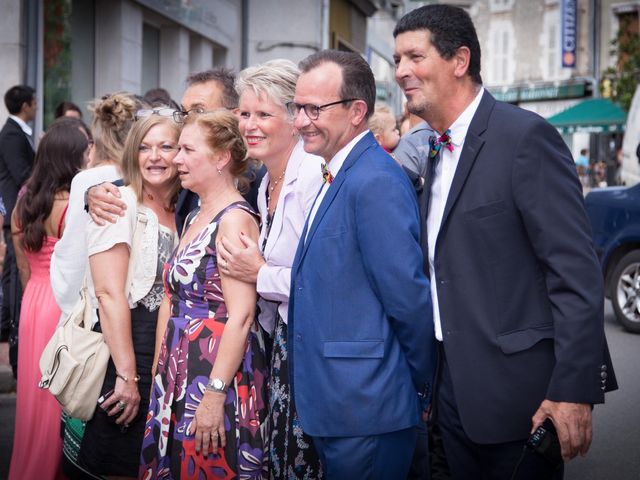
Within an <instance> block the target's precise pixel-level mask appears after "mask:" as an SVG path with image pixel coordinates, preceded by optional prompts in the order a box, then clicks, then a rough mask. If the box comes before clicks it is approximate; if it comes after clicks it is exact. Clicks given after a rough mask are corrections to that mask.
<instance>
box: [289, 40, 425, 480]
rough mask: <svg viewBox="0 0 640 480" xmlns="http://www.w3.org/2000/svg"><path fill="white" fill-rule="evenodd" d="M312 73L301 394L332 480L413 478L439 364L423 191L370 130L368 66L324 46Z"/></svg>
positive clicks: (304, 78)
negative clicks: (314, 188) (319, 161)
mask: <svg viewBox="0 0 640 480" xmlns="http://www.w3.org/2000/svg"><path fill="white" fill-rule="evenodd" d="M300 70H301V72H302V73H301V74H300V77H299V79H298V82H297V85H296V94H295V98H294V102H291V103H290V104H289V105H288V108H289V112H290V113H291V115H293V116H294V126H295V127H296V128H297V129H298V131H299V132H300V135H301V136H302V139H303V141H304V149H305V151H307V152H309V153H313V154H316V155H319V156H322V157H323V158H324V159H325V161H326V164H325V168H324V178H325V183H324V184H323V186H322V188H321V190H320V192H319V194H318V196H317V198H316V200H315V203H314V205H313V207H312V209H311V213H310V215H309V218H308V219H307V222H306V224H305V228H304V230H303V233H302V235H301V238H300V243H299V246H298V249H297V252H296V256H295V259H294V263H293V266H292V279H291V296H290V303H289V331H288V339H287V341H288V344H289V352H290V355H291V357H290V371H289V378H290V382H291V391H292V399H293V401H294V402H295V407H296V409H297V412H298V416H299V419H300V424H301V425H302V427H303V429H304V431H305V432H306V433H307V434H309V435H310V436H311V437H312V438H313V441H314V444H315V446H316V449H317V451H318V454H319V456H320V459H321V461H322V464H323V469H324V471H325V474H326V476H327V478H330V479H355V478H357V479H390V478H398V479H400V478H405V477H406V475H407V472H408V470H409V466H410V464H411V457H412V454H413V447H414V446H415V441H416V431H415V426H416V424H417V423H418V419H419V418H420V414H421V411H422V410H423V409H426V407H427V405H428V402H429V399H430V396H431V389H432V383H433V375H434V371H435V350H434V348H435V339H434V335H433V323H432V321H431V300H430V296H429V285H428V281H427V279H426V277H425V275H424V273H423V270H422V254H421V249H420V243H419V231H420V226H419V214H418V207H417V203H416V200H415V194H414V193H413V189H412V186H411V184H410V182H409V181H408V179H407V178H406V176H405V175H404V174H403V172H402V170H401V169H400V167H399V166H398V165H397V164H396V163H395V162H394V161H393V159H392V158H391V157H389V155H388V154H386V152H384V150H382V148H381V147H380V146H379V145H378V143H377V142H376V140H375V138H374V137H373V135H372V134H371V132H370V131H369V130H368V129H367V119H368V117H369V116H370V114H371V113H372V112H373V107H374V100H375V81H374V78H373V74H372V72H371V69H370V68H369V66H368V65H367V63H366V61H365V60H364V59H363V58H362V57H361V56H360V55H358V54H355V53H346V52H338V51H335V50H324V51H321V52H318V53H316V54H313V55H311V56H310V57H307V58H306V59H304V60H303V61H302V62H301V63H300Z"/></svg>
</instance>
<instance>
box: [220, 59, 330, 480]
mask: <svg viewBox="0 0 640 480" xmlns="http://www.w3.org/2000/svg"><path fill="white" fill-rule="evenodd" d="M299 73H300V72H299V70H298V67H296V65H295V64H294V63H293V62H291V61H289V60H272V61H270V62H266V63H264V64H262V65H257V66H255V67H249V68H247V69H245V70H243V71H241V72H240V73H239V75H238V78H237V80H236V88H237V90H238V94H239V95H240V108H239V112H238V115H239V118H240V132H241V133H242V136H243V137H244V139H245V143H246V144H247V151H248V154H249V156H250V157H251V158H255V159H256V160H259V161H260V162H262V163H263V165H265V166H266V168H267V173H266V175H265V176H264V177H263V179H262V183H261V185H260V189H259V190H258V208H259V209H260V217H261V219H262V229H261V231H260V240H259V242H258V243H257V244H256V243H254V242H252V241H251V240H249V239H248V238H247V237H246V235H240V237H239V238H227V237H226V236H221V237H220V249H219V251H218V258H219V259H220V265H221V269H222V270H223V272H224V273H225V274H227V275H229V276H230V277H232V278H235V279H238V280H244V281H246V282H251V283H256V288H257V291H258V295H259V298H258V308H259V312H260V313H259V316H258V320H259V322H260V324H261V325H262V327H263V328H264V329H265V330H266V331H267V332H268V333H269V335H270V336H271V337H273V349H272V354H271V358H270V360H271V361H270V365H271V368H270V372H271V375H270V377H269V388H268V392H269V422H268V424H269V433H268V435H269V437H268V452H269V478H271V479H284V480H289V479H320V478H322V477H323V476H322V468H321V464H320V459H319V457H318V454H317V453H316V450H315V447H314V445H313V442H312V440H311V438H310V437H309V436H308V435H306V434H305V433H304V431H303V430H302V428H301V427H300V423H299V420H298V416H297V414H296V409H295V405H294V403H293V401H292V398H291V390H290V387H289V354H288V349H287V318H288V308H289V294H290V284H291V264H292V263H293V256H294V254H295V248H296V246H297V245H298V242H299V240H300V235H301V234H302V229H303V227H304V222H305V219H306V218H307V216H308V215H309V212H310V211H311V205H312V204H313V200H314V199H315V197H316V195H317V193H318V190H319V189H320V186H321V185H322V173H321V170H322V168H321V163H322V158H321V157H318V156H316V155H310V154H308V153H306V152H305V151H304V147H303V144H302V141H301V140H300V136H299V134H298V133H297V132H296V130H295V129H294V128H293V119H292V118H291V116H290V115H289V112H288V111H287V109H286V104H287V103H288V102H290V101H292V100H293V95H294V93H295V88H296V81H297V79H298V75H299Z"/></svg>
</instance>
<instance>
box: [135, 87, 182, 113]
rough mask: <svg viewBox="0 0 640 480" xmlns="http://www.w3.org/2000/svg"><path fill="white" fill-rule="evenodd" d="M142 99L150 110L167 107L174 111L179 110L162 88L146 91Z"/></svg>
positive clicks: (178, 106)
mask: <svg viewBox="0 0 640 480" xmlns="http://www.w3.org/2000/svg"><path fill="white" fill-rule="evenodd" d="M143 99H144V101H145V102H146V103H148V104H149V105H150V106H151V108H157V107H168V108H172V109H174V110H180V105H178V104H177V103H176V102H175V101H174V100H173V99H172V98H171V95H170V94H169V92H167V90H165V89H164V88H160V87H159V88H152V89H150V90H147V92H146V93H145V94H144V97H143Z"/></svg>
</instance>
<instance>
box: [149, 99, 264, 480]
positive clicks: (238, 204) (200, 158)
mask: <svg viewBox="0 0 640 480" xmlns="http://www.w3.org/2000/svg"><path fill="white" fill-rule="evenodd" d="M179 145H180V153H179V154H178V155H177V156H176V158H175V159H174V163H175V165H176V166H177V168H178V172H179V175H180V180H181V182H182V187H183V188H186V189H189V190H191V191H193V192H195V193H196V194H197V195H198V196H199V197H200V200H201V205H200V208H199V209H196V210H195V211H194V212H192V213H191V214H190V215H189V216H188V218H187V221H186V225H185V229H184V231H183V234H182V238H181V240H180V245H179V247H178V248H177V249H176V251H175V252H174V254H173V255H172V256H171V258H170V259H169V261H168V265H167V266H166V267H165V276H164V279H165V284H166V285H167V289H168V291H169V295H168V296H166V297H165V299H164V303H163V306H162V307H161V311H162V314H161V315H160V316H159V318H158V329H157V336H156V358H157V359H158V360H157V363H156V362H154V364H155V365H156V367H157V369H156V374H155V376H154V379H153V386H152V393H151V402H150V403H149V410H148V413H147V426H146V428H145V436H144V440H143V444H142V453H141V457H140V459H141V460H140V461H141V465H140V471H139V478H172V479H175V480H179V479H180V478H183V479H187V478H198V479H203V480H204V479H220V478H229V479H231V478H252V479H257V478H260V477H261V475H262V473H263V470H264V463H265V453H264V442H265V435H266V431H265V430H266V425H265V420H266V413H267V408H266V402H265V397H266V392H265V387H266V380H267V360H266V357H265V349H264V339H263V336H262V331H261V330H260V328H259V327H258V323H257V321H256V318H255V307H256V289H255V283H253V282H245V281H240V280H236V279H234V278H231V277H230V276H228V275H226V274H225V273H224V271H222V270H221V269H220V268H219V266H218V258H217V251H218V240H219V238H220V236H222V235H224V236H227V237H230V238H238V236H239V235H240V233H241V232H243V233H244V235H246V237H247V238H248V239H249V240H250V241H251V242H254V243H255V242H257V241H258V224H257V218H256V217H257V215H256V214H255V213H254V212H253V211H252V210H251V207H250V206H249V204H248V203H247V202H245V201H244V200H243V198H242V196H241V195H240V193H239V192H238V189H237V188H236V182H237V181H238V179H239V178H240V177H241V175H242V173H243V172H244V170H245V169H246V168H247V159H246V147H245V145H244V142H243V140H242V137H241V135H240V131H239V129H238V119H237V118H236V116H235V115H234V114H233V113H231V112H228V111H226V110H218V111H216V112H211V113H202V114H199V115H188V116H187V118H186V121H185V125H184V128H183V130H182V133H181V135H180V142H179Z"/></svg>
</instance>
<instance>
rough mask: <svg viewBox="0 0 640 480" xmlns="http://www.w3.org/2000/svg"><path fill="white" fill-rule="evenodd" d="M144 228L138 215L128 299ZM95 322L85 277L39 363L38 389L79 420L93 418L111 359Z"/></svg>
mask: <svg viewBox="0 0 640 480" xmlns="http://www.w3.org/2000/svg"><path fill="white" fill-rule="evenodd" d="M145 226H146V216H145V215H144V214H142V213H138V215H137V222H136V227H135V230H134V234H133V241H132V245H131V255H130V257H129V268H128V272H127V282H126V284H125V296H126V297H128V294H129V289H130V286H131V285H130V284H131V275H132V272H133V264H134V257H135V256H136V255H137V254H138V249H139V247H140V239H141V237H142V233H143V230H144V228H145ZM92 318H93V308H92V305H91V299H90V298H89V292H88V289H87V281H86V277H85V280H84V281H83V284H82V288H81V290H80V299H79V300H78V302H77V303H76V304H75V306H74V308H73V310H72V312H71V314H70V315H69V317H67V319H66V320H65V321H64V323H63V324H62V325H59V326H58V327H57V328H56V330H55V332H54V334H53V336H52V337H51V339H50V340H49V342H48V343H47V346H46V347H45V349H44V351H43V352H42V355H41V356H40V363H39V365H40V372H41V373H42V377H41V379H40V383H38V386H39V387H40V388H43V389H44V388H46V389H48V390H49V391H50V392H51V394H52V395H53V396H54V397H56V399H57V400H58V402H59V403H60V405H61V406H62V410H63V411H64V412H65V413H67V414H68V415H70V416H72V417H74V418H78V419H80V420H90V419H91V417H93V413H94V411H95V409H96V405H97V401H98V397H99V396H100V390H101V389H102V384H103V382H104V376H105V373H106V371H107V364H108V363H109V356H110V354H109V347H108V346H107V344H106V343H105V341H104V338H103V336H102V333H100V332H94V331H93V330H92V329H91V327H92Z"/></svg>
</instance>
